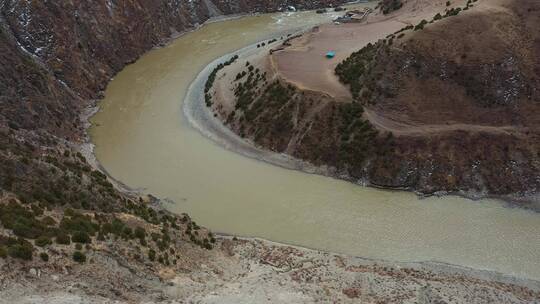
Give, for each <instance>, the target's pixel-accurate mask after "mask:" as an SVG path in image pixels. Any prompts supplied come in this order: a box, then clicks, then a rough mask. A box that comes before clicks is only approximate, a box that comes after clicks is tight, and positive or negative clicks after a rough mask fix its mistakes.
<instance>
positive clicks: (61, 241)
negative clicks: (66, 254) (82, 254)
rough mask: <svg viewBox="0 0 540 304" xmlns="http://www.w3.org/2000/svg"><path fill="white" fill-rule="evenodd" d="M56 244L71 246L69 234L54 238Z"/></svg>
mask: <svg viewBox="0 0 540 304" xmlns="http://www.w3.org/2000/svg"><path fill="white" fill-rule="evenodd" d="M56 243H57V244H61V245H69V244H71V238H70V236H69V234H66V233H60V234H58V235H57V236H56Z"/></svg>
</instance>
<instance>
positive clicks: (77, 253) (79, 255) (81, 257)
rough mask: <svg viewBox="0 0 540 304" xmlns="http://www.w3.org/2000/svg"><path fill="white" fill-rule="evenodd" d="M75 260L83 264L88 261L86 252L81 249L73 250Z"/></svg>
mask: <svg viewBox="0 0 540 304" xmlns="http://www.w3.org/2000/svg"><path fill="white" fill-rule="evenodd" d="M73 260H74V261H75V262H77V263H80V264H82V263H84V262H86V255H84V253H82V252H80V251H75V252H73Z"/></svg>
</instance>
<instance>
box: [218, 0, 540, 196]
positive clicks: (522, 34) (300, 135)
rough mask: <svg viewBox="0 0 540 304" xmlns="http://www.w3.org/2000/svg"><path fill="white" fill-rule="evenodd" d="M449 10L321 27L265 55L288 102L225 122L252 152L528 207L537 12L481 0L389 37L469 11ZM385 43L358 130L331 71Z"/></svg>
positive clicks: (421, 6) (538, 64) (441, 6)
mask: <svg viewBox="0 0 540 304" xmlns="http://www.w3.org/2000/svg"><path fill="white" fill-rule="evenodd" d="M445 3H446V1H424V0H418V1H407V2H405V3H404V6H403V8H401V9H400V10H398V11H396V12H392V13H390V14H388V15H382V14H376V15H373V16H370V17H369V18H368V21H367V23H366V24H347V25H333V24H332V25H325V26H322V27H320V28H317V29H314V30H313V31H312V32H310V33H307V34H305V35H304V36H301V37H299V38H296V39H294V40H293V41H292V42H291V46H288V47H286V48H285V50H283V51H278V52H274V53H273V54H272V55H271V56H270V58H271V63H272V65H271V67H272V70H271V72H272V73H269V75H270V78H269V79H272V81H273V80H275V79H280V81H282V82H283V83H284V84H283V86H285V87H286V86H287V83H290V84H294V87H295V90H294V91H291V92H290V94H291V95H290V96H289V101H288V102H286V103H275V102H272V101H268V102H267V103H266V107H265V108H262V109H264V110H257V115H258V116H257V117H256V118H254V119H252V120H251V121H249V120H248V121H246V120H244V119H243V118H242V115H241V114H239V113H238V111H237V113H235V115H236V116H235V117H236V119H234V120H231V119H230V117H229V114H230V113H221V115H222V117H228V118H229V120H227V122H228V124H229V126H230V127H231V128H232V129H233V130H235V131H237V132H238V133H239V134H241V135H243V136H245V137H247V138H249V139H251V140H253V141H254V142H255V143H256V144H258V145H260V146H262V147H265V148H268V149H270V150H273V151H277V152H285V153H287V154H290V155H292V156H294V157H297V158H300V159H303V160H307V161H309V162H311V163H313V164H315V165H320V166H330V167H331V168H334V169H335V171H334V172H335V173H334V175H335V176H338V177H341V178H346V179H349V180H354V181H358V180H362V181H365V182H366V183H368V184H371V185H376V186H382V187H391V188H406V189H413V190H417V191H420V192H424V193H433V192H437V191H447V192H460V193H467V194H469V195H473V196H477V195H481V196H485V195H495V196H505V197H507V198H511V199H512V200H518V199H519V200H521V198H523V197H526V200H534V197H535V195H536V193H537V189H538V187H540V184H539V183H540V176H539V172H540V161H539V157H540V155H539V154H538V151H540V106H539V104H540V103H539V101H540V92H539V91H538V87H540V61H539V58H538V54H539V53H540V36H539V35H538V32H537V31H535V30H534V29H535V28H536V27H538V26H540V20H539V19H540V18H539V14H536V12H538V11H540V7H538V3H536V2H534V1H525V2H520V4H519V5H518V4H517V3H516V2H514V1H511V0H504V1H503V0H500V1H482V0H480V1H477V2H474V3H473V6H471V7H469V8H468V9H467V10H464V11H461V12H460V14H458V15H457V16H450V17H447V18H443V19H442V20H439V21H435V22H433V23H427V24H426V25H425V26H424V29H423V30H418V31H415V30H407V31H404V32H402V34H403V35H400V36H399V37H398V34H394V35H393V36H391V34H393V33H394V32H395V31H396V30H395V28H397V29H400V28H402V27H404V26H405V25H408V24H412V25H416V24H418V23H419V22H420V20H422V19H425V20H427V21H430V20H432V19H433V16H435V14H436V13H438V12H440V13H441V15H444V14H445V10H451V9H455V8H456V7H461V8H463V7H465V3H464V2H463V1H460V2H452V3H451V5H450V6H449V7H446V4H445ZM398 25H400V26H398ZM387 35H390V36H387ZM385 37H386V38H387V39H386V41H379V42H378V43H377V44H375V49H376V50H375V57H374V58H375V60H374V61H372V62H370V63H369V64H370V68H369V70H367V72H366V73H365V74H364V76H363V77H364V78H365V79H367V80H369V81H366V82H365V83H364V88H363V89H362V90H361V92H363V93H362V94H361V96H360V99H359V100H358V102H360V103H362V104H363V106H364V111H363V113H362V112H360V113H362V114H360V115H361V117H362V119H361V120H363V121H368V122H369V124H368V126H363V127H361V128H360V129H354V128H357V127H358V124H360V125H362V124H363V123H362V122H360V121H357V119H358V117H356V118H351V117H349V116H350V115H345V114H346V111H349V110H350V109H351V108H348V107H344V106H343V105H341V104H342V103H343V101H349V100H350V94H348V95H347V96H346V95H345V94H344V93H343V88H344V85H342V84H340V83H339V82H338V81H337V77H336V76H335V74H334V68H335V66H336V64H337V63H338V62H340V61H341V59H344V58H346V57H347V56H349V55H350V54H351V53H352V52H353V51H356V50H358V49H359V48H361V47H363V46H364V45H366V44H367V43H368V42H374V41H375V40H377V39H383V38H385ZM388 37H391V38H390V39H388ZM390 40H391V42H392V43H390V42H389V41H390ZM330 47H332V48H333V49H335V50H337V51H338V56H337V58H336V59H335V61H332V60H328V59H326V58H324V54H325V52H326V50H327V49H328V48H330ZM276 77H277V78H276ZM270 82H271V81H269V83H270ZM221 89H223V87H222V88H221ZM264 89H265V87H264V86H262V87H259V88H258V89H257V91H258V92H262V91H264ZM365 91H367V92H368V93H369V94H364V93H366V92H365ZM257 94H259V93H256V94H255V95H253V96H254V97H253V99H254V100H257V98H259V97H257V96H260V95H257ZM248 109H249V107H248ZM344 111H345V112H344ZM251 112H253V111H251ZM252 114H253V113H252ZM351 119H352V120H351ZM288 121H290V123H289V122H288ZM351 121H353V122H354V123H353V124H352V125H349V123H351ZM351 128H352V129H351ZM370 128H372V129H374V130H372V131H370ZM354 130H356V131H354ZM375 130H377V131H379V132H378V135H376V136H374V135H373V134H374V133H373V132H375V134H376V133H377V132H376V131H375ZM351 132H352V133H351ZM351 136H352V137H351Z"/></svg>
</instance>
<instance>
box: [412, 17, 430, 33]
mask: <svg viewBox="0 0 540 304" xmlns="http://www.w3.org/2000/svg"><path fill="white" fill-rule="evenodd" d="M427 23H428V22H427V21H426V20H425V19H423V20H422V21H420V23H418V24H417V25H416V26H415V27H414V30H415V31H418V30H423V29H424V26H425V25H426V24H427Z"/></svg>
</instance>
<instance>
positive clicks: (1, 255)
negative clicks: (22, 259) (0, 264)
mask: <svg viewBox="0 0 540 304" xmlns="http://www.w3.org/2000/svg"><path fill="white" fill-rule="evenodd" d="M7 256H8V252H7V249H6V247H4V246H0V259H5V258H7Z"/></svg>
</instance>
